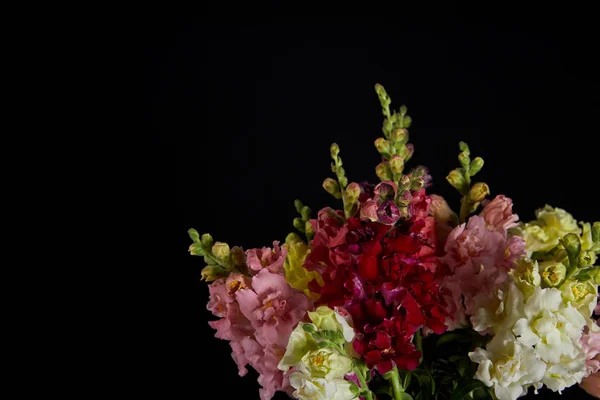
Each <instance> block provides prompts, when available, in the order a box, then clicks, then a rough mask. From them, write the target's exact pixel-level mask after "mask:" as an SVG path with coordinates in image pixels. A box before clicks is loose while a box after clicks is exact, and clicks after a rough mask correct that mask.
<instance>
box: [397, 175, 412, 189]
mask: <svg viewBox="0 0 600 400" xmlns="http://www.w3.org/2000/svg"><path fill="white" fill-rule="evenodd" d="M398 183H399V184H400V187H401V188H403V189H408V188H409V187H410V184H411V179H410V177H409V176H408V175H402V176H401V177H400V180H399V181H398Z"/></svg>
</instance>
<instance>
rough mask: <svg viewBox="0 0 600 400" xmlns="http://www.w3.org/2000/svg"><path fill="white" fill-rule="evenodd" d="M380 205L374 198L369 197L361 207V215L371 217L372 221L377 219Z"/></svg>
mask: <svg viewBox="0 0 600 400" xmlns="http://www.w3.org/2000/svg"><path fill="white" fill-rule="evenodd" d="M378 208H379V205H378V204H377V202H376V201H375V200H373V199H369V200H367V201H365V202H364V203H363V205H362V206H361V207H360V217H361V218H364V219H369V220H371V221H377V209H378Z"/></svg>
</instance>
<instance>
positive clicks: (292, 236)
mask: <svg viewBox="0 0 600 400" xmlns="http://www.w3.org/2000/svg"><path fill="white" fill-rule="evenodd" d="M301 241H302V238H301V237H300V236H299V235H298V234H297V233H295V232H292V233H288V235H287V236H286V237H285V244H294V243H297V242H301Z"/></svg>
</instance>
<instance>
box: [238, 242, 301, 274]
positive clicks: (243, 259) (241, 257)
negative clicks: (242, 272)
mask: <svg viewBox="0 0 600 400" xmlns="http://www.w3.org/2000/svg"><path fill="white" fill-rule="evenodd" d="M288 236H289V235H288ZM296 236H297V235H296ZM231 261H232V262H233V265H234V266H236V267H240V266H242V265H245V264H246V254H245V252H244V249H242V248H241V247H239V246H233V247H232V248H231Z"/></svg>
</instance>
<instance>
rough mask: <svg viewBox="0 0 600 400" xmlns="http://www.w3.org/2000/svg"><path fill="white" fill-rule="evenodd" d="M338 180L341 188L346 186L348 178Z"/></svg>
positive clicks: (341, 177)
mask: <svg viewBox="0 0 600 400" xmlns="http://www.w3.org/2000/svg"><path fill="white" fill-rule="evenodd" d="M338 179H339V180H340V185H341V186H342V187H343V188H344V187H346V186H347V185H348V178H346V177H345V176H340V177H339V178H338Z"/></svg>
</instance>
